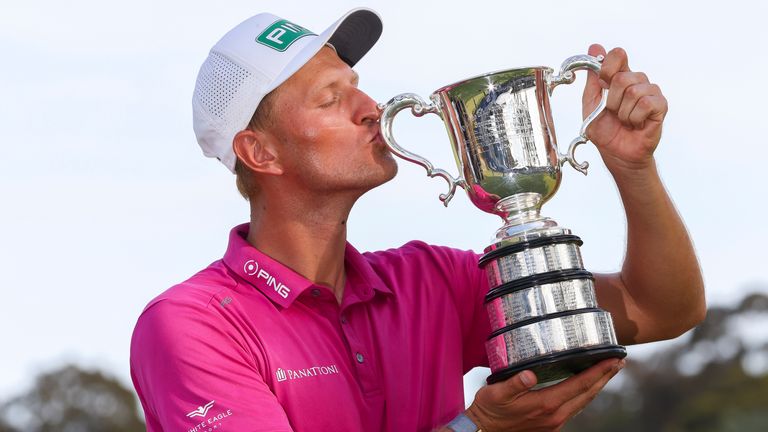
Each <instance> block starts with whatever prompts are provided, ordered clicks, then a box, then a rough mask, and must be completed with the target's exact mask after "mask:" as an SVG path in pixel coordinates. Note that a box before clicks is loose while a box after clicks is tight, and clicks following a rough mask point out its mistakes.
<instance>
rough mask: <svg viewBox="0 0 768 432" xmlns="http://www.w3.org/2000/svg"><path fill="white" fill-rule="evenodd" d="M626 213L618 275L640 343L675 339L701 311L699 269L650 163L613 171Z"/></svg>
mask: <svg viewBox="0 0 768 432" xmlns="http://www.w3.org/2000/svg"><path fill="white" fill-rule="evenodd" d="M612 174H613V176H614V179H615V180H616V184H617V186H618V189H619V193H620V195H621V199H622V202H623V204H624V209H625V212H626V217H627V252H626V257H625V259H624V264H623V266H622V269H621V273H620V274H619V275H618V278H619V281H617V282H619V283H620V285H621V286H622V288H623V290H624V292H625V294H626V299H625V300H624V303H625V307H626V308H627V312H628V315H629V316H628V318H629V319H633V320H635V321H636V322H638V323H639V322H642V323H643V324H644V325H637V326H635V328H636V334H634V335H624V336H625V339H629V341H630V342H635V343H641V342H649V341H653V340H660V339H667V338H671V337H676V336H678V335H679V334H681V333H682V332H684V331H686V330H688V329H690V328H691V327H693V326H694V325H695V324H697V323H698V322H700V321H701V320H702V319H703V317H704V314H705V309H706V306H705V303H704V288H703V281H702V276H701V270H700V269H699V264H698V261H697V259H696V253H695V251H694V248H693V244H692V242H691V239H690V237H689V236H688V232H687V230H686V228H685V225H684V224H683V221H682V219H681V218H680V215H679V214H678V213H677V210H676V209H675V207H674V204H673V203H672V200H671V199H670V197H669V195H668V194H667V191H666V190H665V188H664V185H663V184H662V182H661V179H660V178H659V175H658V172H657V170H656V165H655V163H654V162H653V161H652V162H651V163H650V164H648V166H646V167H644V168H635V169H631V170H630V169H623V170H613V171H612Z"/></svg>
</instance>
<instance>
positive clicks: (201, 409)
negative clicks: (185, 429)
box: [187, 401, 214, 418]
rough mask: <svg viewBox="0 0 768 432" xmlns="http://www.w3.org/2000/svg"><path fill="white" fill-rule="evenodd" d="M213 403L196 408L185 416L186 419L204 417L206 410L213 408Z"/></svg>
mask: <svg viewBox="0 0 768 432" xmlns="http://www.w3.org/2000/svg"><path fill="white" fill-rule="evenodd" d="M213 402H214V401H210V402H208V403H207V404H205V406H199V407H197V409H196V410H194V411H192V412H191V413H189V414H187V417H189V418H192V417H205V415H206V414H208V410H209V409H211V407H213Z"/></svg>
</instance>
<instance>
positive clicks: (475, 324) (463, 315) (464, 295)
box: [448, 249, 491, 373]
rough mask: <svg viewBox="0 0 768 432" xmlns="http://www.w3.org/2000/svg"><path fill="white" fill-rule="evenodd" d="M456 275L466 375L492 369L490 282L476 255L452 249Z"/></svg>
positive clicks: (456, 291) (455, 289)
mask: <svg viewBox="0 0 768 432" xmlns="http://www.w3.org/2000/svg"><path fill="white" fill-rule="evenodd" d="M448 251H449V252H448V253H449V254H450V255H451V260H452V261H453V262H454V269H455V271H456V273H455V274H454V276H455V281H456V284H455V285H454V291H453V292H454V303H455V305H456V310H457V314H458V316H459V320H460V324H461V331H462V346H463V365H464V373H467V372H469V371H470V370H472V369H473V368H475V367H488V354H487V353H486V350H485V341H486V339H488V335H490V334H491V325H490V323H489V321H488V312H487V311H486V309H485V295H486V294H487V293H488V278H487V276H486V275H485V271H483V269H481V268H480V267H479V266H478V260H479V256H478V255H477V254H475V253H474V252H472V251H460V250H456V249H449V250H448Z"/></svg>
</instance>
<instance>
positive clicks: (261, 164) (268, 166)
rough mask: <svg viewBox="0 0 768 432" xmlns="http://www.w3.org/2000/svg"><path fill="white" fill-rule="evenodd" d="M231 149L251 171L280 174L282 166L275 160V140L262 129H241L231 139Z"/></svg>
mask: <svg viewBox="0 0 768 432" xmlns="http://www.w3.org/2000/svg"><path fill="white" fill-rule="evenodd" d="M232 149H233V150H234V151H235V154H236V155H237V157H238V159H240V160H241V161H242V162H243V163H244V164H245V165H246V166H247V167H248V168H249V169H250V170H251V171H254V172H257V173H264V174H272V175H281V174H282V173H283V167H282V166H281V165H280V163H279V162H278V160H277V152H276V147H275V140H274V139H273V138H272V137H271V136H270V135H269V134H267V133H265V132H262V131H258V130H256V131H253V130H249V129H246V130H242V131H240V132H238V133H237V134H236V135H235V138H234V139H233V140H232Z"/></svg>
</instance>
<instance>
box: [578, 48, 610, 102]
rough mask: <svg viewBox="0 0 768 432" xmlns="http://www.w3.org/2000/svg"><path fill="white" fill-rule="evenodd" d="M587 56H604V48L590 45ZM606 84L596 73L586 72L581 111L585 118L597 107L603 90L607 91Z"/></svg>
mask: <svg viewBox="0 0 768 432" xmlns="http://www.w3.org/2000/svg"><path fill="white" fill-rule="evenodd" d="M587 54H589V55H591V56H593V57H597V56H599V55H602V56H605V48H603V46H602V45H600V44H592V45H590V47H589V50H587ZM607 88H608V84H607V83H606V82H605V81H603V80H601V79H600V77H599V76H598V74H597V72H594V71H592V70H588V71H587V84H586V86H585V87H584V95H583V97H582V111H583V115H584V116H586V115H587V114H589V113H590V112H592V110H593V109H594V108H595V106H597V103H598V102H599V101H600V98H601V97H602V91H603V89H607Z"/></svg>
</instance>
